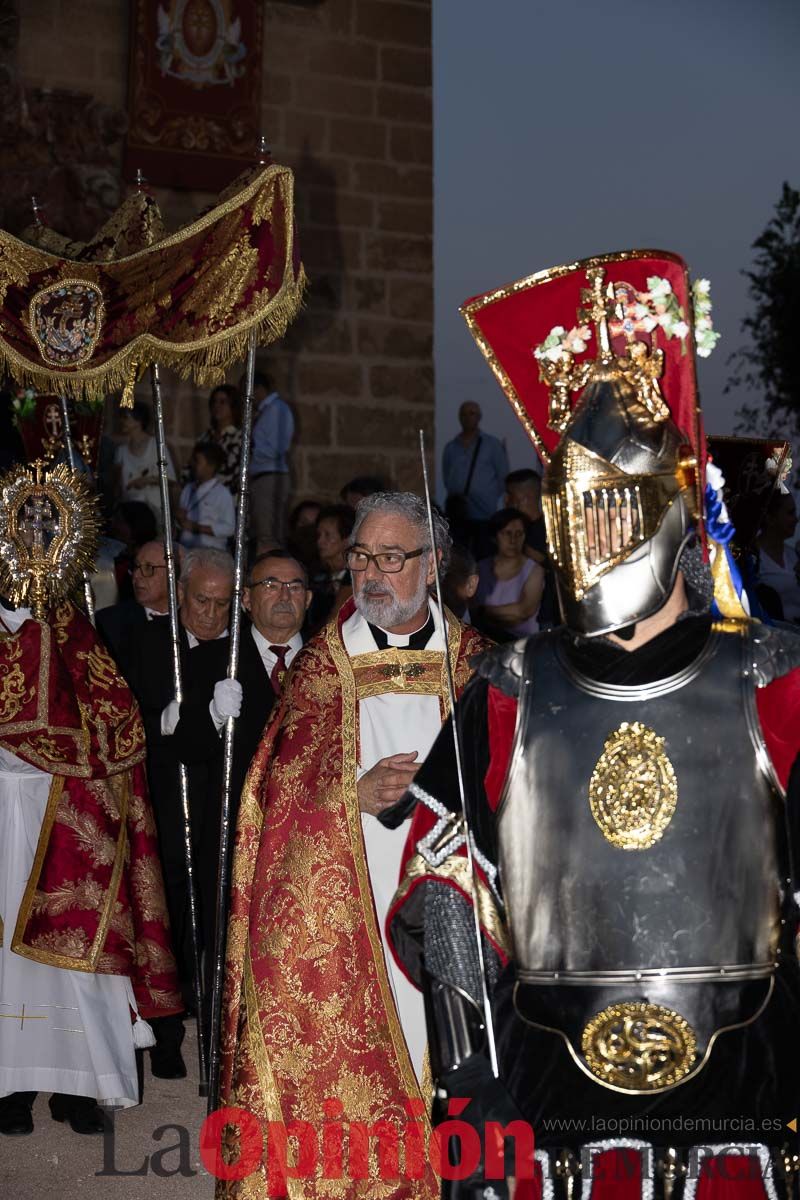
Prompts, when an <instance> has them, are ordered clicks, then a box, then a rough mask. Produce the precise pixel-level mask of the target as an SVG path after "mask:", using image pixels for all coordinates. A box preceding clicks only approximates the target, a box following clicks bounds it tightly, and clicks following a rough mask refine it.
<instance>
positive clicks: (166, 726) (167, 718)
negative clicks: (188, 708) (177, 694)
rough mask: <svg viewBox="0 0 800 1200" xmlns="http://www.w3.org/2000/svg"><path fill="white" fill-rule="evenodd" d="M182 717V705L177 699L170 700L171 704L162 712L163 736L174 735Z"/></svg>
mask: <svg viewBox="0 0 800 1200" xmlns="http://www.w3.org/2000/svg"><path fill="white" fill-rule="evenodd" d="M180 719H181V706H180V705H179V704H178V701H177V700H170V702H169V704H168V705H167V707H166V708H165V709H164V711H163V712H162V714H161V734H162V737H172V735H173V733H174V732H175V730H176V728H177V726H178V721H180Z"/></svg>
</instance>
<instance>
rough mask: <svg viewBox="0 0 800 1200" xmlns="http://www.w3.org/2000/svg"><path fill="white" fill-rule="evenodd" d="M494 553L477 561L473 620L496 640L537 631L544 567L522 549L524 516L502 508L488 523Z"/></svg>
mask: <svg viewBox="0 0 800 1200" xmlns="http://www.w3.org/2000/svg"><path fill="white" fill-rule="evenodd" d="M487 532H488V534H489V537H490V538H491V540H492V545H493V547H494V551H495V552H494V555H493V556H492V557H491V558H484V559H481V561H480V562H479V564H478V575H479V580H478V589H477V591H476V593H475V607H474V610H473V618H474V621H475V624H476V625H477V626H478V627H479V628H480V629H483V630H484V631H485V632H486V633H488V634H489V635H490V636H491V637H494V638H495V639H496V640H498V641H510V640H511V639H512V638H514V637H523V636H525V635H526V634H529V633H536V632H537V630H538V628H539V624H538V621H537V619H536V617H537V613H538V612H539V605H540V604H541V602H542V590H543V588H544V568H543V567H542V566H541V564H540V563H538V562H535V561H534V560H533V559H532V558H528V556H527V555H526V553H525V517H524V516H523V514H522V513H521V512H519V510H518V509H516V508H503V509H501V510H500V512H497V513H495V514H494V516H492V517H491V518H490V519H489V521H488V524H487Z"/></svg>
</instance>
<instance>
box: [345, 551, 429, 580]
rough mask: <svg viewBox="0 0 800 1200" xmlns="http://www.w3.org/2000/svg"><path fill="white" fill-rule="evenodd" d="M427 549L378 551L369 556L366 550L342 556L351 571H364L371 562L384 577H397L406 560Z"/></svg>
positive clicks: (417, 555) (350, 552) (417, 556)
mask: <svg viewBox="0 0 800 1200" xmlns="http://www.w3.org/2000/svg"><path fill="white" fill-rule="evenodd" d="M427 549H428V547H427V546H420V548H419V549H418V550H379V551H378V553H377V554H369V553H368V552H367V551H366V550H348V551H347V554H346V555H345V556H344V561H345V562H346V563H347V565H348V567H349V568H350V570H351V571H366V569H367V567H368V566H369V564H370V563H371V562H374V563H375V566H376V567H377V568H378V570H379V571H382V572H383V574H384V575H397V573H398V572H399V571H402V569H403V567H404V566H405V565H406V559H407V558H419V556H420V554H424V553H425V551H426V550H427Z"/></svg>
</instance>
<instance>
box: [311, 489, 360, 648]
mask: <svg viewBox="0 0 800 1200" xmlns="http://www.w3.org/2000/svg"><path fill="white" fill-rule="evenodd" d="M354 524H355V513H354V512H353V510H352V508H349V507H348V506H347V505H346V504H330V505H327V506H326V507H325V508H321V509H320V512H319V516H318V517H317V553H318V555H319V559H320V562H321V563H322V570H321V571H318V572H317V573H316V574H315V575H314V576H313V578H312V580H311V590H312V592H313V593H314V598H313V600H312V601H311V607H310V609H309V613H308V622H309V628H310V629H312V630H317V629H319V628H321V626H322V625H324V624H325V622H326V621H327V620H328V618H329V617H331V616H333V614H334V613H335V612H338V610H339V609H340V608H341V606H342V605H343V604H344V602H345V600H347V598H348V597H349V596H351V595H352V594H353V589H352V586H351V583H350V572H349V571H348V569H347V564H346V563H345V554H346V553H347V541H348V538H349V537H350V534H351V533H352V531H353V525H354Z"/></svg>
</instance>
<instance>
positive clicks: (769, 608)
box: [758, 490, 800, 621]
mask: <svg viewBox="0 0 800 1200" xmlns="http://www.w3.org/2000/svg"><path fill="white" fill-rule="evenodd" d="M796 528H797V509H796V507H795V502H794V496H793V495H792V493H791V492H788V491H787V492H781V491H779V490H776V491H775V492H774V493H773V496H772V499H771V500H770V502H769V506H768V508H767V512H766V515H765V517H764V523H763V525H762V528H761V533H760V534H759V538H758V548H759V587H758V598H759V600H760V602H761V606H762V608H763V609H764V611H765V612H766V613H767V614H768V615H769V616H771V617H775V618H777V619H778V620H784V621H800V560H798V556H797V550H796V549H795V547H794V546H792V545H790V543H789V538H791V537H794V532H795V529H796Z"/></svg>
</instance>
